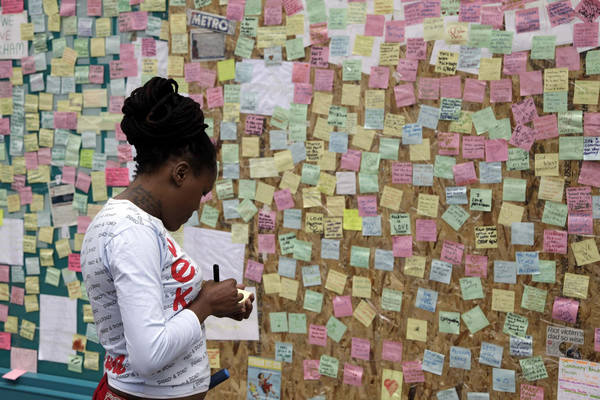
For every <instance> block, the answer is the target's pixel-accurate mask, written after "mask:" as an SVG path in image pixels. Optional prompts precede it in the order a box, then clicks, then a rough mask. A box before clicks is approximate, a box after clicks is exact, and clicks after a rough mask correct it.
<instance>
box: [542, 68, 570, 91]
mask: <svg viewBox="0 0 600 400" xmlns="http://www.w3.org/2000/svg"><path fill="white" fill-rule="evenodd" d="M568 91H569V69H568V68H546V69H544V92H568Z"/></svg>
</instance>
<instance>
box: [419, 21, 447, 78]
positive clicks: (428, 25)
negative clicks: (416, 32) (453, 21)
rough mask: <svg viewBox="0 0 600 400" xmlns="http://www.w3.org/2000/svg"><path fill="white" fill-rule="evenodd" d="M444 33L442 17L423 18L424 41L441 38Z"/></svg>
mask: <svg viewBox="0 0 600 400" xmlns="http://www.w3.org/2000/svg"><path fill="white" fill-rule="evenodd" d="M444 34H445V31H444V17H437V18H425V19H424V20H423V39H424V40H425V41H430V40H443V39H444ZM436 72H437V71H436Z"/></svg>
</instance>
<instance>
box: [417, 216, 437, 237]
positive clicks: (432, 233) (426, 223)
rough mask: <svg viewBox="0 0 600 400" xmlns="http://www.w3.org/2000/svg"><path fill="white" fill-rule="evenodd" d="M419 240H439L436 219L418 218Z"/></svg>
mask: <svg viewBox="0 0 600 400" xmlns="http://www.w3.org/2000/svg"><path fill="white" fill-rule="evenodd" d="M416 228H417V229H416V231H417V242H435V241H436V240H437V224H436V220H434V219H417V222H416Z"/></svg>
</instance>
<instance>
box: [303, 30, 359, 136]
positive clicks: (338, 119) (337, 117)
mask: <svg viewBox="0 0 600 400" xmlns="http://www.w3.org/2000/svg"><path fill="white" fill-rule="evenodd" d="M300 40H302V38H300ZM347 118H348V109H347V108H346V107H343V106H335V105H332V106H329V115H328V117H327V123H328V124H329V125H333V126H337V127H339V128H345V127H346V119H347Z"/></svg>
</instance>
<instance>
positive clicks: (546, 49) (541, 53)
mask: <svg viewBox="0 0 600 400" xmlns="http://www.w3.org/2000/svg"><path fill="white" fill-rule="evenodd" d="M555 47H556V36H554V35H551V36H534V37H533V40H532V41H531V56H530V58H531V59H532V60H554V49H555Z"/></svg>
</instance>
